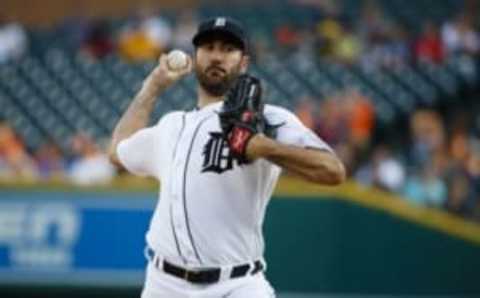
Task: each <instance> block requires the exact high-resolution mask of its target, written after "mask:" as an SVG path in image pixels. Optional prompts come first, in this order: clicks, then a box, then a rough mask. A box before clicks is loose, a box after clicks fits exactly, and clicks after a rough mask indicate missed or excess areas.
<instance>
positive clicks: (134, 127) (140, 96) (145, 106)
mask: <svg viewBox="0 0 480 298" xmlns="http://www.w3.org/2000/svg"><path fill="white" fill-rule="evenodd" d="M160 92H162V88H161V87H159V86H157V85H153V84H149V83H148V79H147V80H146V81H145V83H144V84H143V86H142V89H140V91H139V92H138V93H137V95H136V96H135V98H134V100H133V101H132V102H131V103H130V105H129V106H128V108H127V110H126V111H125V113H124V114H123V116H122V117H121V118H120V120H119V121H118V123H117V125H116V126H115V129H114V131H113V135H112V142H111V144H110V149H109V151H110V152H109V154H110V157H111V159H112V160H113V161H114V162H117V156H116V148H117V145H118V143H120V142H121V141H122V140H124V139H126V138H128V137H129V136H131V135H132V134H134V133H135V132H137V131H138V130H140V129H142V128H144V127H146V126H147V124H148V121H149V119H150V115H151V114H152V111H153V107H154V106H155V102H156V98H157V96H158V94H159V93H160Z"/></svg>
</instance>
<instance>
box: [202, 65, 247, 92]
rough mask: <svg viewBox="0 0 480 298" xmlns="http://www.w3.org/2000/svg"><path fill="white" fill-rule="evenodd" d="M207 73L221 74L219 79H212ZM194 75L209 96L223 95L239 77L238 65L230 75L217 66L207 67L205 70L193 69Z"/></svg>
mask: <svg viewBox="0 0 480 298" xmlns="http://www.w3.org/2000/svg"><path fill="white" fill-rule="evenodd" d="M209 72H217V75H218V76H219V75H220V74H223V75H222V76H221V77H216V78H212V77H211V76H209V74H208V73H209ZM195 73H196V75H197V79H198V82H199V84H200V86H202V88H203V89H204V90H205V91H206V92H207V93H209V94H211V95H213V96H222V95H224V94H225V93H226V92H227V91H228V89H229V88H230V86H231V85H232V84H233V82H234V81H235V79H236V78H237V77H238V76H239V75H240V65H238V66H236V67H235V68H234V69H232V71H231V72H230V73H227V71H225V69H223V68H220V67H218V66H213V65H211V66H209V67H207V68H206V69H205V70H201V69H200V67H198V66H197V67H195Z"/></svg>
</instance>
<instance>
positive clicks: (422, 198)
mask: <svg viewBox="0 0 480 298" xmlns="http://www.w3.org/2000/svg"><path fill="white" fill-rule="evenodd" d="M403 194H404V195H405V196H406V198H407V200H409V201H410V202H412V203H414V204H418V205H423V206H431V207H437V208H442V207H444V206H445V203H446V201H447V187H446V184H445V182H444V181H443V180H442V178H441V177H439V176H437V173H435V170H434V168H433V167H432V166H425V167H422V168H421V169H417V171H415V174H413V175H412V176H410V177H409V178H408V179H407V182H406V185H405V188H404V191H403Z"/></svg>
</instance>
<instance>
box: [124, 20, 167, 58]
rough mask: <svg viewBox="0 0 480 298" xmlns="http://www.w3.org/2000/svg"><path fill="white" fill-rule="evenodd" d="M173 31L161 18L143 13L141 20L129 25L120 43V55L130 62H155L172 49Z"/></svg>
mask: <svg viewBox="0 0 480 298" xmlns="http://www.w3.org/2000/svg"><path fill="white" fill-rule="evenodd" d="M171 38H172V31H171V28H170V25H169V23H168V22H167V21H166V20H164V19H163V18H162V17H160V16H156V15H153V14H150V13H148V12H141V14H140V19H139V20H138V21H135V20H134V21H133V22H132V23H131V24H129V25H127V26H126V28H124V30H123V32H121V34H120V37H119V42H118V47H119V51H120V54H121V55H122V56H123V57H124V58H125V59H127V60H130V61H143V60H155V59H157V58H158V56H159V55H160V54H161V53H162V52H163V51H165V50H167V49H168V48H169V47H170V43H171Z"/></svg>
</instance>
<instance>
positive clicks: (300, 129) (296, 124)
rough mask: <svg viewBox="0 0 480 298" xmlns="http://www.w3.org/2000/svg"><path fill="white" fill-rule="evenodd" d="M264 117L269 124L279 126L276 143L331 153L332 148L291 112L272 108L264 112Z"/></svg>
mask: <svg viewBox="0 0 480 298" xmlns="http://www.w3.org/2000/svg"><path fill="white" fill-rule="evenodd" d="M265 116H266V118H267V120H268V121H269V123H270V124H272V125H280V127H279V128H278V131H277V136H276V140H277V141H278V142H280V143H283V144H286V145H293V146H299V147H303V148H314V149H319V150H326V151H329V152H332V153H333V150H332V148H331V147H330V146H329V145H328V144H327V143H326V142H325V141H323V140H322V139H321V138H320V137H318V136H317V135H316V134H315V133H314V132H313V131H312V130H311V129H309V128H307V127H306V126H305V125H303V124H302V122H301V121H300V119H298V117H297V116H296V115H295V114H293V113H292V112H290V111H288V110H286V109H283V108H280V107H272V108H270V109H268V110H267V111H266V113H265Z"/></svg>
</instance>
